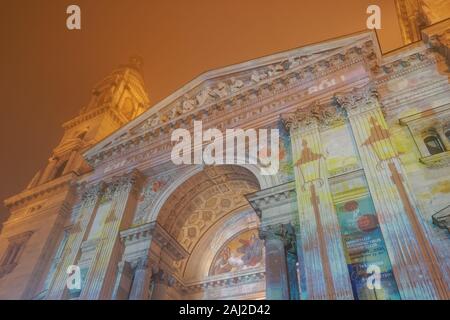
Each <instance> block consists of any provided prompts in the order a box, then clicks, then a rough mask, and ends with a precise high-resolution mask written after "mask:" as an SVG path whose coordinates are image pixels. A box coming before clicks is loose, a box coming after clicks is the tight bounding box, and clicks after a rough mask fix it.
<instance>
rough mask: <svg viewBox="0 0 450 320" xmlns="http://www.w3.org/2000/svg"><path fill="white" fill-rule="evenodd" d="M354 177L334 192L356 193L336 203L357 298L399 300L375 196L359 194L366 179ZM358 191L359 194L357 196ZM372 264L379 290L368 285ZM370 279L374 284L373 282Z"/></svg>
mask: <svg viewBox="0 0 450 320" xmlns="http://www.w3.org/2000/svg"><path fill="white" fill-rule="evenodd" d="M352 180H353V183H350V184H349V181H345V185H342V184H341V185H340V186H335V187H334V188H333V189H335V190H334V191H335V192H336V191H337V190H336V189H341V190H339V191H340V192H339V193H335V195H340V196H342V195H343V194H345V193H347V195H349V194H350V195H353V197H352V198H350V199H349V198H347V199H346V200H345V201H342V202H339V203H336V204H335V208H336V213H337V216H338V220H339V225H340V228H341V234H342V240H343V243H344V248H345V257H346V261H347V266H348V270H349V273H350V280H351V283H352V290H353V295H354V297H355V299H357V300H398V299H400V294H399V292H398V288H397V284H396V282H395V279H394V275H393V273H392V266H391V262H390V260H389V256H388V253H387V249H386V245H385V243H384V239H383V235H382V233H381V229H380V226H379V223H378V219H377V215H376V211H375V208H374V206H373V202H372V198H371V197H370V195H368V194H367V193H365V194H361V193H360V192H361V191H362V190H364V188H363V186H362V183H365V179H364V177H362V176H359V177H356V178H354V179H352ZM349 187H350V188H349ZM343 189H344V190H343ZM345 189H347V192H345ZM343 191H344V192H343ZM356 193H359V194H360V196H359V197H355V196H354V195H355V194H356ZM370 266H376V267H378V268H379V270H380V286H381V288H380V289H376V288H372V289H371V288H369V286H368V278H369V277H370V276H371V275H373V273H370V274H368V272H367V270H368V268H369V267H370ZM372 279H373V277H372ZM369 282H370V283H372V284H374V282H373V281H369Z"/></svg>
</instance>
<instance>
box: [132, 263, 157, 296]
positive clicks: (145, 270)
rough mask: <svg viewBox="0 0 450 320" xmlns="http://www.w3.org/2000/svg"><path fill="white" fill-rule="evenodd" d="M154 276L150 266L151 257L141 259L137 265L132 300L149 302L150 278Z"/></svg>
mask: <svg viewBox="0 0 450 320" xmlns="http://www.w3.org/2000/svg"><path fill="white" fill-rule="evenodd" d="M151 276H152V272H151V268H150V266H149V257H147V256H145V257H142V258H139V260H138V261H137V263H136V267H135V271H134V277H133V284H132V286H131V292H130V298H129V299H130V300H147V299H149V296H148V292H149V287H150V278H151Z"/></svg>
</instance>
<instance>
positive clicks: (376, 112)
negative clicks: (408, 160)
mask: <svg viewBox="0 0 450 320" xmlns="http://www.w3.org/2000/svg"><path fill="white" fill-rule="evenodd" d="M335 100H336V102H337V103H338V104H339V105H340V106H341V107H342V108H344V109H345V110H346V112H347V115H348V119H349V122H350V125H351V128H352V131H353V135H354V138H355V141H356V145H357V148H358V150H359V154H360V157H361V162H362V165H363V168H364V172H365V174H366V177H367V181H368V185H369V189H370V192H371V195H372V197H373V200H374V205H375V208H376V211H377V214H378V220H379V223H380V227H381V230H382V233H383V236H384V239H385V242H386V247H387V250H388V253H389V257H390V259H391V262H392V265H393V272H394V276H395V278H396V281H397V285H398V287H399V290H400V294H401V297H402V298H403V299H438V298H440V299H446V298H448V289H447V288H446V284H445V282H444V280H443V279H444V278H443V277H442V273H441V272H442V271H441V270H440V269H439V267H438V264H437V260H436V257H435V254H434V251H433V248H432V247H431V245H430V242H429V240H428V239H427V237H426V235H425V232H424V230H423V226H422V225H421V224H422V223H423V221H421V220H422V218H421V216H420V213H419V212H418V208H417V206H416V205H415V200H414V196H413V193H412V192H411V190H410V188H409V186H408V184H407V182H406V179H405V177H406V176H405V174H404V171H403V167H402V164H401V162H400V159H399V157H398V154H397V152H396V150H395V148H394V146H393V144H392V141H391V138H390V133H389V130H388V129H387V124H386V121H385V118H384V115H383V112H382V110H381V106H380V103H379V100H378V94H377V92H376V90H374V88H373V87H372V86H371V85H370V84H369V85H367V86H365V87H362V88H355V89H353V90H352V91H351V92H348V93H343V94H336V95H335Z"/></svg>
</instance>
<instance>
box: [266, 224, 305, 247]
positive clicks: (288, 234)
mask: <svg viewBox="0 0 450 320" xmlns="http://www.w3.org/2000/svg"><path fill="white" fill-rule="evenodd" d="M259 237H260V238H261V239H263V240H281V241H283V243H284V245H285V247H286V249H290V248H291V247H294V246H293V243H295V239H296V235H295V228H294V226H293V225H292V224H291V223H287V224H277V225H268V226H264V227H261V228H260V229H259Z"/></svg>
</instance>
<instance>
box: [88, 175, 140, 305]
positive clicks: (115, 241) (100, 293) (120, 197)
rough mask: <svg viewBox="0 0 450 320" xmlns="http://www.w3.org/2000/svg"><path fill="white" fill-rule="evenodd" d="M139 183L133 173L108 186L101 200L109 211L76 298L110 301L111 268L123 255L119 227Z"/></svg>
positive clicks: (126, 218)
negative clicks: (109, 206)
mask: <svg viewBox="0 0 450 320" xmlns="http://www.w3.org/2000/svg"><path fill="white" fill-rule="evenodd" d="M141 182H142V177H141V174H140V173H139V172H138V171H133V172H131V173H130V174H128V175H125V176H122V177H119V178H116V179H115V180H114V181H113V182H112V183H110V184H109V185H108V187H107V189H106V191H105V195H104V197H108V198H109V199H110V200H111V201H112V202H111V209H110V211H109V213H108V216H107V218H106V220H105V223H104V226H103V228H102V231H101V236H100V242H99V244H98V245H97V248H96V249H95V250H96V251H95V253H94V257H93V260H92V264H91V266H90V268H89V271H88V274H87V276H86V284H85V287H84V288H83V290H82V292H81V296H80V299H87V300H96V299H109V298H111V295H112V289H113V286H112V284H113V283H114V276H115V267H116V266H117V263H118V261H120V259H121V256H122V252H123V248H122V244H121V243H120V237H119V228H120V226H121V225H127V224H128V225H129V224H130V223H131V220H132V215H133V213H134V209H135V205H136V202H137V201H136V197H137V193H138V191H139V187H140V183H141ZM103 201H105V199H103Z"/></svg>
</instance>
